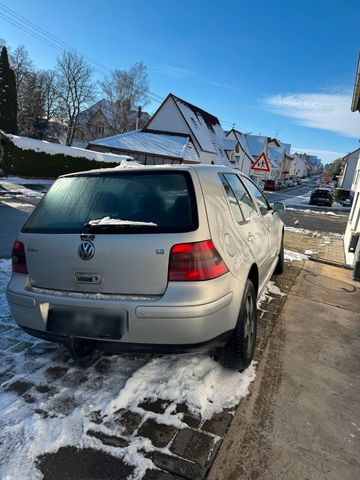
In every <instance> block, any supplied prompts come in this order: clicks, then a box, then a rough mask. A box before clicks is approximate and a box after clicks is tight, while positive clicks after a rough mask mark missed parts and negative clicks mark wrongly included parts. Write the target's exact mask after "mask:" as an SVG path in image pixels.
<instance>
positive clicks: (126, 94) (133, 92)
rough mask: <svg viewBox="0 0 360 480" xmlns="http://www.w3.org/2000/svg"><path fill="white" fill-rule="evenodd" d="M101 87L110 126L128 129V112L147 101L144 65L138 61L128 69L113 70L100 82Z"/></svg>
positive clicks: (147, 92) (116, 128) (120, 129)
mask: <svg viewBox="0 0 360 480" xmlns="http://www.w3.org/2000/svg"><path fill="white" fill-rule="evenodd" d="M101 87H102V89H103V92H104V94H105V96H106V98H107V100H108V101H109V105H110V108H111V113H112V118H113V125H112V126H113V127H114V128H115V130H117V131H119V132H124V131H126V130H128V127H129V125H130V119H129V114H130V112H131V111H132V110H134V109H135V108H136V107H138V106H141V107H143V106H145V105H146V104H147V103H148V102H149V97H148V95H149V77H148V74H147V69H146V66H145V65H144V63H143V62H138V63H135V64H134V65H133V66H132V67H131V68H130V70H114V71H113V72H111V74H110V76H109V77H107V78H106V79H105V80H104V81H103V82H102V83H101Z"/></svg>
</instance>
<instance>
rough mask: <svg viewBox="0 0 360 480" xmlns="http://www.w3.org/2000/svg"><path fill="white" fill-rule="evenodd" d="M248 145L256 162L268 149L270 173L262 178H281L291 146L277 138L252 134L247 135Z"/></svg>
mask: <svg viewBox="0 0 360 480" xmlns="http://www.w3.org/2000/svg"><path fill="white" fill-rule="evenodd" d="M246 143H247V146H248V149H249V152H250V154H251V155H252V157H253V159H254V161H255V160H256V159H257V158H258V157H259V156H260V154H261V152H263V151H264V150H266V149H267V159H268V162H269V166H270V172H268V173H264V174H263V175H262V178H263V179H264V180H267V179H271V180H275V179H278V178H280V175H281V171H282V169H283V163H284V160H285V158H286V155H287V151H289V153H290V147H291V146H290V145H289V144H285V143H282V142H280V141H279V140H277V139H276V138H270V137H265V136H262V135H250V134H248V135H246Z"/></svg>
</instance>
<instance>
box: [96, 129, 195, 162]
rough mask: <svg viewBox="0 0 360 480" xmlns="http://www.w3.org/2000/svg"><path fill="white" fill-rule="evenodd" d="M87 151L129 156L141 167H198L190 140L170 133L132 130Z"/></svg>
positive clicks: (103, 140)
mask: <svg viewBox="0 0 360 480" xmlns="http://www.w3.org/2000/svg"><path fill="white" fill-rule="evenodd" d="M87 149H88V150H96V151H98V152H111V153H117V154H119V153H121V154H122V155H124V154H125V155H131V156H132V157H133V158H134V160H136V161H137V162H139V163H142V164H144V165H159V164H168V163H169V164H174V163H200V159H199V155H198V154H197V152H196V150H195V147H194V145H193V143H192V141H191V139H190V136H189V135H180V134H173V133H171V134H170V133H153V132H147V131H142V130H133V131H132V132H126V133H121V134H119V135H113V136H112V137H106V138H101V139H99V140H94V141H92V142H90V143H89V145H88V146H87Z"/></svg>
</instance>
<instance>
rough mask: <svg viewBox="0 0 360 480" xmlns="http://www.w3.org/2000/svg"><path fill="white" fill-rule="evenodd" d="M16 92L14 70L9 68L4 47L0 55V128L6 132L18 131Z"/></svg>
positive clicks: (14, 132)
mask: <svg viewBox="0 0 360 480" xmlns="http://www.w3.org/2000/svg"><path fill="white" fill-rule="evenodd" d="M17 110H18V106H17V93H16V82H15V75H14V71H13V70H12V69H11V68H10V65H9V59H8V53H7V50H6V47H3V48H2V50H1V55H0V129H1V130H4V132H6V133H13V134H15V135H16V134H17V133H18V127H17V113H18V112H17Z"/></svg>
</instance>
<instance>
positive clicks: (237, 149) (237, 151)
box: [235, 143, 240, 153]
mask: <svg viewBox="0 0 360 480" xmlns="http://www.w3.org/2000/svg"><path fill="white" fill-rule="evenodd" d="M235 152H236V153H240V145H239V144H238V143H237V144H236V147H235Z"/></svg>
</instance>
